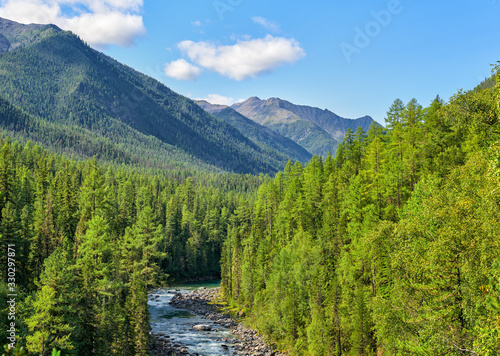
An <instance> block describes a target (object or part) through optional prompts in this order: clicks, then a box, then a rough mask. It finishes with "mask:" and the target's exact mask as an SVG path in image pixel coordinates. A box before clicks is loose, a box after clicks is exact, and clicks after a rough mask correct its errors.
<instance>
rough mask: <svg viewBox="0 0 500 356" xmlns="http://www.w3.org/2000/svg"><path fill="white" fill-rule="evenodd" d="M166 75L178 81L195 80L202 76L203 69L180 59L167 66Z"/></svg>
mask: <svg viewBox="0 0 500 356" xmlns="http://www.w3.org/2000/svg"><path fill="white" fill-rule="evenodd" d="M165 74H166V75H167V76H169V77H171V78H175V79H178V80H195V79H196V78H198V76H199V75H200V74H201V68H199V67H196V66H194V65H192V64H191V63H189V62H187V61H186V60H184V59H178V60H176V61H172V62H170V63H167V64H166V65H165Z"/></svg>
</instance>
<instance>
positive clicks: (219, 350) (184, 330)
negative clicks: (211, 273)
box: [148, 283, 234, 356]
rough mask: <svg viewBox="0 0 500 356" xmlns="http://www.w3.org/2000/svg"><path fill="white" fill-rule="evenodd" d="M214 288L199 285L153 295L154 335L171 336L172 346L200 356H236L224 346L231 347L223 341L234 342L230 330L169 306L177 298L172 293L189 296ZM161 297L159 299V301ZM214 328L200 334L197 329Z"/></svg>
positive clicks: (150, 306)
mask: <svg viewBox="0 0 500 356" xmlns="http://www.w3.org/2000/svg"><path fill="white" fill-rule="evenodd" d="M202 286H203V287H206V288H209V287H214V286H216V285H215V284H213V283H203V284H201V283H197V284H191V285H186V286H177V287H170V288H160V289H158V290H156V291H155V292H154V293H150V295H149V299H148V305H149V312H150V323H151V328H152V330H151V331H152V332H154V333H164V334H165V335H168V336H170V342H171V343H172V344H174V345H175V344H179V345H181V347H187V348H188V351H189V352H190V353H193V352H197V353H198V354H200V355H204V356H212V355H214V356H215V355H231V354H232V353H231V352H230V351H228V350H227V349H226V348H224V347H222V345H229V344H227V343H225V342H224V341H222V340H221V339H223V338H228V339H229V338H234V336H233V335H232V334H231V331H230V329H227V328H224V327H222V326H220V325H218V324H216V323H214V322H213V321H211V320H209V319H204V318H202V317H201V316H198V315H196V314H194V313H193V312H191V311H189V310H183V309H177V308H174V307H172V306H171V305H170V304H168V302H169V301H170V299H171V298H172V297H173V296H174V293H171V292H172V291H177V290H178V292H180V293H182V294H186V293H188V292H189V291H191V290H193V289H196V288H198V287H202ZM155 296H158V297H155ZM198 324H204V325H210V326H211V327H212V331H197V330H194V329H193V326H194V325H198Z"/></svg>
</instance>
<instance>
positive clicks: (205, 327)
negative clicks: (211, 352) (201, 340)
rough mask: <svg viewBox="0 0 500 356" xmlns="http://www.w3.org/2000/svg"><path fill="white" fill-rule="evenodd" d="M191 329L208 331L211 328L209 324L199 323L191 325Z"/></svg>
mask: <svg viewBox="0 0 500 356" xmlns="http://www.w3.org/2000/svg"><path fill="white" fill-rule="evenodd" d="M193 329H195V330H200V331H210V330H212V327H211V326H210V325H204V324H200V325H195V326H193Z"/></svg>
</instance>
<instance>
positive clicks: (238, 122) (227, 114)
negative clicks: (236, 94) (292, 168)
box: [197, 101, 312, 167]
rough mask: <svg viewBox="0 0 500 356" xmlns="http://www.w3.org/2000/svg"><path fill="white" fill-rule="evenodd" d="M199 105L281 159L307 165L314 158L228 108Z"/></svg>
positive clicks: (300, 148)
mask: <svg viewBox="0 0 500 356" xmlns="http://www.w3.org/2000/svg"><path fill="white" fill-rule="evenodd" d="M197 103H198V105H200V106H201V107H202V108H203V110H205V111H207V112H209V113H210V114H212V115H214V116H216V117H218V118H219V119H221V120H224V121H225V122H227V123H228V124H230V125H231V126H234V127H236V128H237V129H238V130H239V131H240V132H241V133H242V134H243V135H245V136H246V137H248V138H249V139H250V140H252V141H253V142H254V143H255V144H257V145H260V146H261V147H262V148H263V149H264V150H265V149H268V150H269V149H274V150H276V154H277V155H278V156H279V155H281V156H283V158H281V159H286V158H291V159H293V160H295V161H300V162H303V163H305V162H307V161H309V160H310V159H311V157H312V154H311V153H309V152H307V150H306V149H305V148H303V147H302V146H300V145H298V144H297V143H295V142H294V141H292V140H291V139H289V138H287V137H284V136H282V135H280V134H279V133H277V132H275V131H273V130H271V129H269V128H267V127H265V126H261V125H259V124H258V123H256V122H254V121H252V120H250V119H249V118H247V117H245V116H243V115H241V114H240V113H239V112H237V111H236V110H234V109H232V108H230V107H228V106H223V105H212V104H210V103H208V102H207V101H197ZM285 164H286V161H285ZM285 164H284V165H283V167H284V166H285Z"/></svg>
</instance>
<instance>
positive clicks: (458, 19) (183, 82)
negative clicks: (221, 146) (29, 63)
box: [0, 0, 500, 123]
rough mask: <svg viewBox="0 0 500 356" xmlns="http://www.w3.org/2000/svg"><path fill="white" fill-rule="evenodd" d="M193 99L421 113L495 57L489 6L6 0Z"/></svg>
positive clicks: (467, 83) (7, 13) (494, 23)
mask: <svg viewBox="0 0 500 356" xmlns="http://www.w3.org/2000/svg"><path fill="white" fill-rule="evenodd" d="M0 16H2V17H7V18H10V19H12V20H17V21H20V22H25V23H26V22H53V23H56V24H58V25H59V26H60V27H62V28H65V29H71V30H73V31H74V32H76V33H78V34H79V35H80V36H81V37H82V38H84V39H85V40H87V41H88V42H89V43H90V44H92V45H93V46H94V47H96V48H98V49H100V50H103V51H104V52H105V53H106V54H108V55H110V56H112V57H114V58H115V59H117V60H119V61H121V62H123V63H125V64H128V65H129V66H131V67H133V68H135V69H137V70H139V71H141V72H144V73H146V74H148V75H150V76H152V77H154V78H156V79H158V80H160V81H161V82H163V83H164V84H166V85H167V86H168V87H170V88H172V89H173V90H175V91H176V92H178V93H180V94H183V95H186V96H189V97H192V98H210V100H211V101H216V102H218V103H225V102H226V103H230V102H233V101H237V100H240V99H246V98H248V97H250V96H258V97H260V98H262V99H267V98H269V97H280V98H282V99H285V100H289V101H291V102H293V103H296V104H303V105H310V106H317V107H320V108H322V109H325V108H327V109H329V110H331V111H333V112H335V113H337V114H339V115H341V116H344V117H349V118H356V117H360V116H363V115H371V116H372V117H373V118H374V119H376V120H377V121H379V122H381V123H383V122H384V117H385V113H386V111H387V108H388V107H389V106H390V105H391V103H392V102H393V101H394V99H396V98H401V99H402V100H403V101H405V102H407V101H409V100H410V99H411V98H413V97H415V98H416V99H417V100H418V101H419V102H420V103H421V104H422V105H425V106H426V105H428V104H429V103H430V101H431V100H432V99H433V98H434V97H435V96H436V95H437V94H439V95H440V96H441V97H443V98H444V99H445V100H447V99H448V98H449V97H450V96H451V95H453V94H454V93H456V91H457V90H458V89H460V88H463V89H471V88H473V87H474V86H475V85H477V84H478V83H479V82H480V81H481V80H482V79H484V78H485V77H487V76H489V74H490V71H491V67H490V64H491V63H495V62H496V61H497V60H500V45H499V41H498V38H499V37H500V36H499V35H500V3H499V2H496V1H494V0H470V1H454V2H443V1H441V2H436V1H425V0H413V1H411V0H390V1H389V0H384V1H379V0H356V1H316V2H314V3H311V4H306V3H305V2H303V1H300V2H299V1H295V0H288V1H284V0H275V1H262V0H161V1H158V0H157V1H152V0H104V1H97V0H83V1H76V0H3V1H1V6H0Z"/></svg>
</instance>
